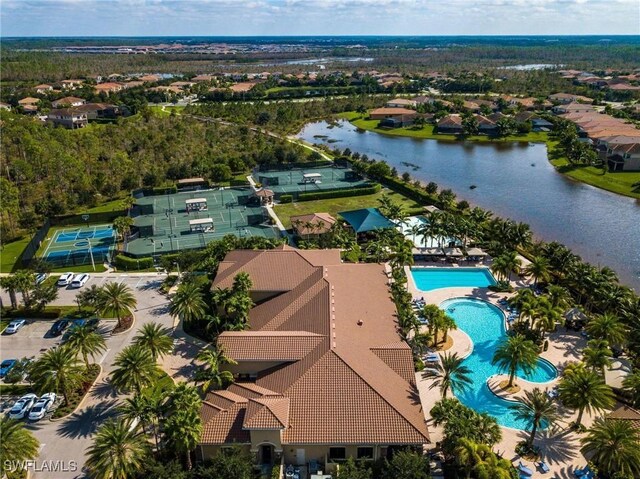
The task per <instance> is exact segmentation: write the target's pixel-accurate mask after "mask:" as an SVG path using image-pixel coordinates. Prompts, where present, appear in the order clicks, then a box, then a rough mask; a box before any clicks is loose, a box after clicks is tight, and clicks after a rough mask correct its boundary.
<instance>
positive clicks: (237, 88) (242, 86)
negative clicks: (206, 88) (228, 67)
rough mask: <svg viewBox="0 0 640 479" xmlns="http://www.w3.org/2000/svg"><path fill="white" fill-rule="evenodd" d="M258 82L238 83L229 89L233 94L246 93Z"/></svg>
mask: <svg viewBox="0 0 640 479" xmlns="http://www.w3.org/2000/svg"><path fill="white" fill-rule="evenodd" d="M257 83H258V82H240V83H236V84H234V85H231V86H230V87H229V89H230V90H231V91H232V92H233V93H246V92H248V91H250V90H251V89H252V88H253V87H254V86H256V85H257Z"/></svg>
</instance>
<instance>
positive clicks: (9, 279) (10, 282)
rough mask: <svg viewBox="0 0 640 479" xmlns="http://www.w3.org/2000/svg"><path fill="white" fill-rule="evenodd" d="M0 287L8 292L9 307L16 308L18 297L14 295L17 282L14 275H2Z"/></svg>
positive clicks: (16, 290) (16, 289)
mask: <svg viewBox="0 0 640 479" xmlns="http://www.w3.org/2000/svg"><path fill="white" fill-rule="evenodd" d="M0 288H2V289H4V290H5V291H6V292H7V293H9V300H10V301H11V307H12V308H13V309H16V308H17V307H18V298H17V296H16V293H17V292H18V283H17V281H16V278H15V276H3V277H2V278H0Z"/></svg>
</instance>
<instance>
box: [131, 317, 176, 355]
mask: <svg viewBox="0 0 640 479" xmlns="http://www.w3.org/2000/svg"><path fill="white" fill-rule="evenodd" d="M169 334H170V331H169V330H168V329H167V328H164V327H163V326H162V325H161V324H159V323H147V324H145V325H144V326H142V328H141V329H140V331H138V334H136V336H135V337H134V338H133V342H134V343H135V344H137V345H138V346H141V347H143V348H145V349H148V350H149V352H150V353H151V357H152V358H153V362H156V361H157V360H158V358H161V357H163V356H165V355H166V354H169V353H171V351H173V340H172V339H171V336H169Z"/></svg>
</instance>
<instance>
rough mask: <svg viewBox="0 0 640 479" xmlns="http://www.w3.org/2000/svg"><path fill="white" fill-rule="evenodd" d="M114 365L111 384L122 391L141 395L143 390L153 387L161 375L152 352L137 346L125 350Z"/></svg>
mask: <svg viewBox="0 0 640 479" xmlns="http://www.w3.org/2000/svg"><path fill="white" fill-rule="evenodd" d="M113 365H114V366H115V369H114V370H113V372H112V373H111V384H113V386H114V387H115V388H116V389H118V390H120V391H131V390H133V391H135V392H138V393H139V392H140V390H141V389H142V388H144V387H147V386H151V385H152V384H153V382H154V381H155V379H156V378H157V377H158V373H159V368H158V366H157V365H156V363H155V361H154V360H153V357H152V356H151V352H150V351H149V350H148V349H145V348H142V347H140V346H138V345H137V344H132V345H130V346H127V347H126V348H124V349H123V350H122V351H121V352H120V354H118V356H117V357H116V359H115V361H114V363H113Z"/></svg>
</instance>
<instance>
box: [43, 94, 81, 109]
mask: <svg viewBox="0 0 640 479" xmlns="http://www.w3.org/2000/svg"><path fill="white" fill-rule="evenodd" d="M86 102H87V101H86V100H84V99H83V98H77V97H75V96H65V97H64V98H60V99H59V100H55V101H52V102H51V106H52V107H53V108H65V107H67V108H68V107H70V106H80V105H84V104H85V103H86Z"/></svg>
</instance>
